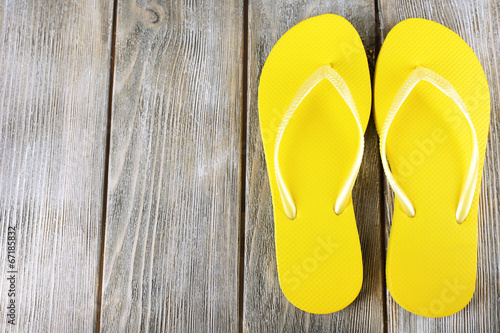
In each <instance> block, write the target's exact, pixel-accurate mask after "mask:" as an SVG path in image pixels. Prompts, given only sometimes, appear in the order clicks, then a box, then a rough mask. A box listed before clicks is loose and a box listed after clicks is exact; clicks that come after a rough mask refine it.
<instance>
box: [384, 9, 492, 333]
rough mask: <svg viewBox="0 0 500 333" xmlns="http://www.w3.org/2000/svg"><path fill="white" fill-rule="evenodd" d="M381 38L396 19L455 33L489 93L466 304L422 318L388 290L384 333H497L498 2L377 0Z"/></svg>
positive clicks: (389, 198)
mask: <svg viewBox="0 0 500 333" xmlns="http://www.w3.org/2000/svg"><path fill="white" fill-rule="evenodd" d="M379 3H380V5H379V15H380V16H379V18H380V24H381V32H382V33H381V42H382V41H383V38H384V36H386V35H387V34H388V32H389V31H390V29H391V28H392V27H393V26H394V25H396V24H397V23H398V22H400V21H402V20H404V19H406V18H410V17H422V18H427V19H430V20H433V21H436V22H439V23H441V24H444V25H445V26H447V27H449V28H450V29H452V30H454V31H455V32H457V33H458V34H459V35H460V36H461V37H462V38H463V39H464V40H465V41H466V42H467V43H468V44H469V45H470V47H471V48H472V49H473V50H474V52H475V53H476V55H477V57H478V58H479V61H480V62H481V64H482V66H483V69H484V71H485V73H486V77H487V79H488V83H489V86H490V94H491V125H490V134H489V141H488V147H487V151H486V160H485V165H484V173H483V181H482V189H481V198H480V209H479V235H478V238H479V253H478V275H477V282H476V291H475V294H474V297H473V298H472V301H471V302H470V303H469V305H468V306H467V307H466V308H465V309H464V310H462V311H460V312H459V313H457V314H455V315H453V316H450V317H445V318H437V319H432V318H424V317H420V316H417V315H414V314H411V313H410V312H408V311H406V310H404V309H403V308H401V307H400V306H399V305H398V304H397V303H395V302H394V300H393V299H392V298H391V297H390V294H389V292H387V298H388V303H387V311H388V331H389V332H499V331H500V319H499V318H500V290H499V266H500V265H499V263H500V262H499V260H500V238H499V225H498V221H499V219H500V200H499V193H500V174H499V172H500V137H499V135H500V124H499V102H500V101H499V93H500V78H499V68H498V67H499V62H498V59H499V58H498V57H499V56H500V36H499V29H500V23H499V20H500V17H499V2H498V1H497V0H494V1H493V0H479V1H468V2H465V1H464V2H462V1H446V2H442V1H439V0H435V1H422V0H420V1H411V2H409V1H402V0H399V1H395V0H379ZM385 189H386V190H385V202H386V205H385V206H386V209H385V211H386V221H387V229H386V238H388V236H389V233H390V221H391V217H392V209H393V205H394V203H393V194H392V191H391V190H390V189H389V187H388V185H387V184H385Z"/></svg>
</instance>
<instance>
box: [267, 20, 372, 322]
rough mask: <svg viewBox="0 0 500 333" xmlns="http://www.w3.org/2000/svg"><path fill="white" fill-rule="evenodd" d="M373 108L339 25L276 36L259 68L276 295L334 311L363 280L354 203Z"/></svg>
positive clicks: (364, 67)
mask: <svg viewBox="0 0 500 333" xmlns="http://www.w3.org/2000/svg"><path fill="white" fill-rule="evenodd" d="M370 108H371V84H370V74H369V70H368V62H367V59H366V54H365V50H364V47H363V44H362V42H361V39H360V37H359V35H358V33H357V32H356V30H355V29H354V27H353V26H352V25H351V24H350V23H349V22H348V21H346V20H345V19H344V18H342V17H340V16H337V15H332V14H327V15H321V16H316V17H313V18H310V19H307V20H305V21H303V22H301V23H299V24H297V25H296V26H294V27H293V28H291V29H290V30H289V31H288V32H287V33H285V34H284V35H283V37H281V39H280V40H279V41H278V42H277V43H276V45H275V46H274V48H273V49H272V51H271V53H270V54H269V57H268V58H267V61H266V63H265V65H264V68H263V70H262V75H261V77H260V85H259V116H260V126H261V132H262V139H263V143H264V152H265V155H266V162H267V170H268V174H269V182H270V185H271V193H272V199H273V207H274V223H275V239H276V257H277V265H278V275H279V281H280V285H281V289H282V290H283V293H284V294H285V296H286V297H287V298H288V300H289V301H290V302H291V303H292V304H294V305H295V306H296V307H298V308H300V309H302V310H305V311H308V312H312V313H331V312H335V311H338V310H340V309H343V308H344V307H346V306H347V305H349V304H350V303H351V302H352V301H353V300H354V299H355V298H356V296H357V295H358V293H359V291H360V288H361V284H362V280H363V265H362V259H361V249H360V243H359V236H358V231H357V227H356V221H355V218H354V211H353V206H352V203H351V200H350V198H351V191H352V187H353V185H354V182H355V179H356V176H357V173H358V170H359V167H360V164H361V159H362V155H363V145H364V141H363V134H364V130H365V128H366V126H367V123H368V119H369V115H370Z"/></svg>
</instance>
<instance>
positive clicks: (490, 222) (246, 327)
mask: <svg viewBox="0 0 500 333" xmlns="http://www.w3.org/2000/svg"><path fill="white" fill-rule="evenodd" d="M499 7H500V0H476V1H459V0H453V1H451V0H450V1H444V2H443V1H440V0H432V1H424V0H416V1H409V0H407V1H403V0H375V1H373V0H372V1H369V0H316V1H308V0H272V1H270V0H170V1H157V2H153V1H147V0H137V1H135V0H101V1H93V0H80V1H74V2H68V1H53V0H43V1H26V0H24V1H12V0H0V19H1V21H0V37H1V38H0V235H1V238H0V249H1V250H0V272H1V273H0V277H1V279H0V332H99V331H102V332H500V304H499V303H500V290H499V289H500V286H499V284H500V265H499V262H500V240H499V227H500V226H499V225H498V223H497V222H498V219H499V216H500V198H499V193H500V137H499V135H500V119H499V116H500V115H499V103H500V99H499V93H500V77H499V72H498V67H499V60H498V59H499V57H500V14H499ZM324 13H335V14H339V15H342V16H344V17H345V18H346V19H348V20H349V21H351V22H352V23H353V25H354V26H355V27H356V29H357V30H358V32H359V34H360V36H361V38H362V40H363V43H364V45H365V49H366V52H367V56H368V59H369V63H370V67H371V69H372V72H373V68H374V65H375V61H376V57H377V54H378V51H379V49H380V45H381V44H382V43H383V40H384V36H386V35H387V33H388V32H389V30H390V29H391V28H392V27H393V26H394V25H395V24H397V23H398V22H400V21H402V20H404V19H406V18H410V17H424V18H428V19H431V20H434V21H436V22H439V23H442V24H444V25H446V26H448V27H450V28H451V29H453V30H454V31H456V32H457V33H458V34H459V35H460V36H461V37H462V38H463V39H464V40H465V41H466V42H467V43H468V44H469V45H470V46H471V47H472V48H473V50H474V51H475V52H476V54H477V56H478V58H479V60H480V61H481V63H482V65H483V68H484V70H485V73H486V76H487V78H488V81H489V84H490V93H491V99H492V101H491V102H492V117H491V127H490V135H489V144H488V148H487V157H486V162H485V168H484V177H483V186H482V197H481V207H480V223H479V225H480V230H479V244H480V245H479V254H478V255H479V260H478V280H477V286H476V292H475V295H474V297H473V299H472V301H471V303H470V304H469V305H468V306H467V307H466V309H465V310H463V311H461V312H459V313H458V314H455V315H453V316H450V317H446V318H441V319H428V318H423V317H419V316H416V315H413V314H411V313H409V312H407V311H405V310H404V309H402V308H401V307H399V306H398V305H397V304H396V303H395V302H394V301H393V300H392V298H391V296H390V294H389V293H388V291H387V288H386V286H385V274H384V268H385V267H384V263H385V255H386V253H385V251H386V244H387V239H388V236H389V232H390V221H391V215H392V204H393V202H392V200H393V197H392V193H391V191H390V190H389V188H388V186H387V183H386V182H385V179H384V177H383V172H382V170H381V165H380V161H379V155H378V143H377V141H378V139H377V135H376V132H375V128H374V126H373V122H371V123H370V125H369V127H368V130H367V133H366V149H365V153H364V162H363V165H362V170H361V172H360V176H359V178H358V180H357V182H356V186H355V189H354V198H353V202H354V205H355V210H356V218H357V223H358V229H359V233H360V239H361V247H362V251H363V261H364V282H363V287H362V290H361V293H360V295H359V297H358V298H357V299H356V300H355V301H354V303H353V304H351V305H350V306H349V307H347V308H346V309H344V310H342V311H340V312H337V313H334V314H331V315H312V314H309V313H305V312H303V311H300V310H298V309H296V308H295V307H294V306H293V305H291V304H290V303H289V302H288V301H287V300H286V299H285V297H284V296H283V294H282V293H281V291H280V288H279V283H278V279H277V272H276V262H275V253H274V226H273V217H272V205H271V197H270V191H269V184H268V178H267V177H268V176H267V173H266V169H265V160H264V153H263V150H262V142H261V138H260V130H259V122H258V109H257V93H258V91H257V90H258V82H259V75H260V71H261V69H262V66H263V64H264V62H265V60H266V57H267V55H268V54H269V52H270V50H271V48H272V47H273V45H274V44H275V42H276V41H277V40H278V39H279V37H280V36H282V35H283V34H284V33H285V32H286V31H287V30H288V29H289V28H291V27H292V26H293V25H295V24H297V23H298V22H300V21H302V20H304V19H306V18H308V17H311V16H315V15H319V14H324ZM410 37H411V36H409V38H410ZM9 226H11V227H15V228H16V236H17V246H16V253H15V256H16V270H17V273H16V298H15V299H16V307H17V308H16V317H17V318H16V325H15V326H13V325H10V324H8V323H7V317H6V315H7V308H6V305H7V304H8V303H7V302H8V300H9V297H8V296H7V293H8V289H9V283H8V281H7V280H6V278H7V272H8V271H9V267H8V265H7V264H8V263H7V259H8V258H7V250H6V249H7V232H8V227H9Z"/></svg>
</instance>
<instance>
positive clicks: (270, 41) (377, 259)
mask: <svg viewBox="0 0 500 333" xmlns="http://www.w3.org/2000/svg"><path fill="white" fill-rule="evenodd" d="M324 13H334V14H338V15H342V16H343V17H345V18H346V19H348V20H349V21H350V22H351V23H352V24H353V25H354V26H355V28H356V29H357V30H358V32H359V34H360V36H361V39H362V40H363V42H364V45H365V48H366V51H367V54H368V57H369V62H370V66H372V68H373V65H374V62H373V55H374V51H375V42H376V30H375V17H374V15H375V12H374V4H373V2H372V1H365V0H356V1H349V0H346V1H316V2H314V3H311V2H309V1H290V0H278V1H273V2H272V3H270V2H268V1H262V0H250V9H249V47H248V59H249V63H248V118H247V124H248V126H247V157H246V163H247V164H246V168H247V172H246V203H245V208H246V214H245V224H246V227H245V274H244V277H245V278H244V307H243V311H244V318H243V330H244V331H245V332H302V331H304V332H308V331H309V332H356V331H357V332H382V331H383V325H384V318H383V309H384V303H383V296H384V295H383V293H384V291H383V280H382V271H383V268H382V261H381V259H382V251H383V246H382V245H381V239H382V238H381V237H382V230H381V228H382V226H381V221H382V216H381V214H380V207H381V201H380V200H381V196H380V172H381V169H380V168H381V165H380V162H379V157H378V144H377V136H376V133H375V128H374V126H373V123H372V122H370V124H369V125H368V130H367V133H366V135H365V139H366V147H365V152H364V160H363V165H362V169H361V171H360V175H359V178H358V180H357V182H356V186H355V189H354V196H353V202H354V208H355V213H356V220H357V224H358V230H359V233H360V240H361V248H362V252H363V266H364V282H363V287H362V289H361V292H360V295H359V296H358V298H357V299H356V300H355V301H354V302H353V304H351V305H350V306H348V307H347V308H346V309H344V310H342V311H339V312H337V313H334V314H330V315H314V314H309V313H306V312H303V311H301V310H298V309H297V308H295V307H294V306H293V305H292V304H290V303H289V302H288V300H287V299H286V298H285V296H284V295H283V293H282V292H281V289H280V286H279V282H278V276H277V271H276V256H275V247H274V222H273V214H272V212H273V210H272V203H271V193H270V189H269V181H268V175H267V171H266V166H265V158H264V152H263V147H262V140H261V134H260V129H259V120H258V107H257V94H258V91H257V90H258V82H259V76H260V72H261V70H262V66H263V65H264V62H265V60H266V58H267V55H268V54H269V52H270V51H271V48H272V47H273V46H274V44H275V43H276V41H277V40H278V39H279V37H281V36H282V35H283V34H284V33H285V32H286V31H287V30H288V29H289V28H291V27H292V26H293V25H295V24H297V23H299V22H300V21H302V20H304V19H306V18H308V17H311V16H315V15H319V14H324Z"/></svg>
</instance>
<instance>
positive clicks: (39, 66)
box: [0, 0, 113, 332]
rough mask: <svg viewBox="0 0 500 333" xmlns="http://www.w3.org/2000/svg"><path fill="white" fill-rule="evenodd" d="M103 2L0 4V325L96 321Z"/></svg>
mask: <svg viewBox="0 0 500 333" xmlns="http://www.w3.org/2000/svg"><path fill="white" fill-rule="evenodd" d="M112 8H113V5H112V1H88V0H82V1H78V2H64V1H57V2H56V1H0V22H1V24H0V138H1V139H0V156H1V157H0V249H1V251H0V272H1V273H0V276H1V279H0V304H1V305H0V318H1V320H0V331H1V332H17V331H18V332H35V331H37V332H90V331H93V330H95V329H96V328H97V314H98V290H99V265H100V255H101V226H102V221H101V220H102V203H103V184H104V182H103V180H104V170H105V154H106V133H107V129H106V128H107V123H108V95H109V93H108V85H109V66H110V48H111V17H112ZM9 227H15V229H16V230H15V235H16V236H15V237H16V249H15V253H14V255H15V264H14V267H10V265H8V262H7V260H8V257H7V240H8V239H7V237H8V231H9V229H8V228H9ZM12 270H14V271H17V274H14V275H15V297H13V299H15V306H16V310H15V312H16V321H15V323H16V325H15V326H13V325H10V324H8V322H7V319H8V317H7V313H10V311H9V310H8V309H7V305H8V304H9V303H8V302H9V301H10V299H11V297H9V295H8V291H9V290H10V289H11V284H10V282H8V281H7V277H8V276H9V277H10V276H11V275H12V274H11V273H8V271H12ZM9 319H10V318H9Z"/></svg>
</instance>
